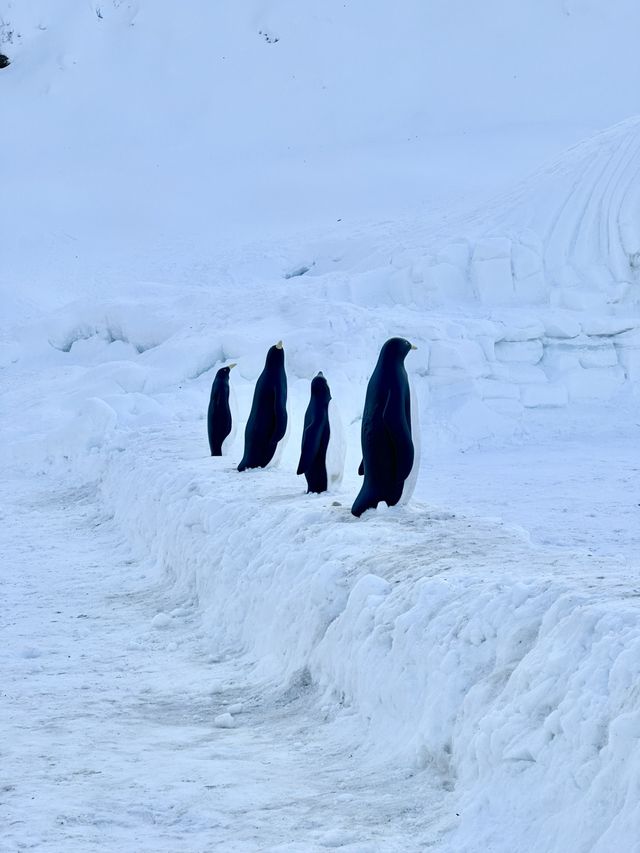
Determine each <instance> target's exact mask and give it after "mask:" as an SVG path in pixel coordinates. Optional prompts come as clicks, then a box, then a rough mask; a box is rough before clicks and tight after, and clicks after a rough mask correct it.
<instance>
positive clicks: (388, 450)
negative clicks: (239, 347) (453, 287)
mask: <svg viewBox="0 0 640 853" xmlns="http://www.w3.org/2000/svg"><path fill="white" fill-rule="evenodd" d="M412 349H416V347H415V346H413V345H412V344H410V343H409V341H407V340H405V339H404V338H390V339H389V340H388V341H387V342H386V343H385V344H384V345H383V347H382V349H381V350H380V355H379V357H378V362H377V364H376V367H375V370H374V371H373V374H372V376H371V379H370V380H369V384H368V386H367V393H366V397H365V403H364V412H363V414H362V429H361V442H362V462H361V463H360V467H359V469H358V474H360V475H361V476H362V477H363V478H364V480H363V483H362V488H361V489H360V492H359V494H358V496H357V497H356V499H355V501H354V504H353V506H352V507H351V512H352V513H353V515H355V516H361V515H362V513H363V512H366V510H368V509H375V507H377V505H378V504H379V503H380V502H381V501H384V502H385V503H386V504H387V505H388V506H395V505H396V504H397V503H399V502H400V501H401V500H402V499H405V500H406V499H407V498H408V497H409V496H410V493H411V492H412V491H413V486H414V485H415V479H416V477H417V468H418V465H417V457H418V454H417V453H416V448H415V445H414V442H415V441H416V440H417V439H418V432H419V431H418V430H417V429H416V428H415V424H416V419H415V411H412V408H411V393H410V388H409V379H408V376H407V371H406V370H405V366H404V360H405V358H406V356H407V354H408V353H409V351H410V350H412ZM233 367H235V364H230V365H228V366H226V367H221V368H220V369H219V370H218V372H217V373H216V376H215V379H214V380H213V386H212V388H211V398H210V400H209V410H208V413H207V428H208V433H209V448H210V450H211V455H212V456H222V455H223V452H224V447H225V444H226V443H227V442H228V440H229V437H230V436H231V435H232V428H233V416H232V412H231V406H230V397H229V374H230V371H231V369H232V368H233ZM330 400H331V391H330V389H329V385H328V383H327V380H326V379H325V377H324V375H323V374H322V372H320V373H318V374H317V376H315V377H314V378H313V379H312V381H311V398H310V400H309V405H308V407H307V410H306V412H305V416H304V430H303V433H302V447H301V450H300V462H299V463H298V470H297V473H298V475H301V474H304V476H305V478H306V481H307V492H315V493H322V492H326V491H327V489H328V487H329V479H330V475H329V474H328V470H327V451H328V448H329V441H330V438H331V424H330V418H329V402H330ZM412 421H413V427H412ZM286 431H287V375H286V373H285V369H284V348H283V346H282V341H279V342H278V343H277V344H275V345H274V346H272V347H270V348H269V351H268V352H267V358H266V361H265V365H264V369H263V371H262V373H261V374H260V376H259V377H258V381H257V382H256V387H255V390H254V393H253V402H252V404H251V412H250V413H249V419H248V421H247V425H246V428H245V433H244V454H243V456H242V460H241V461H240V464H239V465H238V471H245V470H246V469H248V468H265V467H266V466H267V465H268V464H269V463H270V462H271V460H272V459H273V458H274V456H275V455H276V451H277V448H278V444H279V442H281V441H282V439H283V438H284V435H285V433H286Z"/></svg>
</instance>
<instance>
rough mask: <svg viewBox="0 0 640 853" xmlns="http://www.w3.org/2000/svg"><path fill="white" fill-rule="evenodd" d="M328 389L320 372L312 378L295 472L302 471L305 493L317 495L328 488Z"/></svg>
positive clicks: (329, 396)
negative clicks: (305, 482)
mask: <svg viewBox="0 0 640 853" xmlns="http://www.w3.org/2000/svg"><path fill="white" fill-rule="evenodd" d="M330 401H331V391H330V390H329V385H328V384H327V380H326V379H325V378H324V375H323V373H322V371H320V373H318V375H317V376H315V377H314V378H313V379H312V380H311V399H310V400H309V405H308V406H307V411H306V412H305V415H304V432H303V433H302V448H301V451H300V462H299V463H298V470H297V472H296V473H297V474H298V475H300V474H304V476H305V479H306V481H307V492H315V493H316V494H320V493H321V492H326V491H327V488H328V479H329V478H328V474H327V448H328V447H329V438H330V437H331V426H330V424H329V402H330Z"/></svg>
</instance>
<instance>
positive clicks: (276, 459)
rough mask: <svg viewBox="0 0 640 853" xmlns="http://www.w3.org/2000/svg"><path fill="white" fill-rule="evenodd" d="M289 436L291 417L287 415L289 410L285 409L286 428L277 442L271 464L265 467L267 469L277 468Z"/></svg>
mask: <svg viewBox="0 0 640 853" xmlns="http://www.w3.org/2000/svg"><path fill="white" fill-rule="evenodd" d="M290 435H291V415H290V414H289V409H287V428H286V430H285V431H284V435H283V436H282V438H281V439H280V441H279V442H278V444H277V446H276V452H275V453H274V454H273V458H272V460H271V462H269V464H268V465H267V466H266V467H267V468H272V467H274V466H278V465H279V464H280V460H281V458H282V453H283V451H284V449H285V447H286V446H287V444H288V443H289V436H290Z"/></svg>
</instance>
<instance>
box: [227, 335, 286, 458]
mask: <svg viewBox="0 0 640 853" xmlns="http://www.w3.org/2000/svg"><path fill="white" fill-rule="evenodd" d="M286 431H287V375H286V373H285V372H284V349H283V347H282V341H278V343H277V344H275V345H274V346H272V347H270V348H269V351H268V353H267V358H266V361H265V365H264V370H263V371H262V373H261V374H260V376H259V377H258V381H257V382H256V387H255V391H254V392H253V403H252V404H251V412H250V414H249V420H248V421H247V426H246V429H245V432H244V456H243V457H242V461H241V462H240V464H239V465H238V471H244V470H245V469H247V468H265V467H266V466H267V465H268V464H269V462H271V460H272V459H273V455H274V453H275V452H276V447H277V446H278V442H279V441H280V440H281V439H282V438H283V437H284V434H285V432H286Z"/></svg>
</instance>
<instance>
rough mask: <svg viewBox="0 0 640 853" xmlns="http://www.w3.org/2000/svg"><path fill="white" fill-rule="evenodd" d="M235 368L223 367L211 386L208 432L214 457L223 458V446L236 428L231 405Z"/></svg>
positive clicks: (232, 365) (230, 366)
mask: <svg viewBox="0 0 640 853" xmlns="http://www.w3.org/2000/svg"><path fill="white" fill-rule="evenodd" d="M233 367H235V364H229V365H227V367H221V368H220V370H219V371H218V372H217V373H216V377H215V379H214V380H213V385H212V386H211V397H210V398H209V408H208V410H207V432H208V434H209V449H210V450H211V455H212V456H222V451H223V445H226V444H227V441H226V440H227V438H228V437H229V436H230V435H231V433H232V428H233V426H234V422H233V418H232V416H231V407H230V405H229V371H230V370H231V368H233ZM224 449H226V446H225V447H224Z"/></svg>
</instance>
